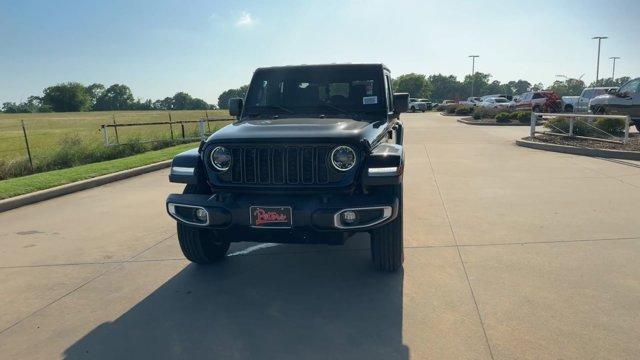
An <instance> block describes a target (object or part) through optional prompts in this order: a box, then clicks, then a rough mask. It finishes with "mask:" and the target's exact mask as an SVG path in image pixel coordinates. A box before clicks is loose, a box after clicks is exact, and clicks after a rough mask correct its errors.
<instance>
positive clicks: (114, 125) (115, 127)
mask: <svg viewBox="0 0 640 360" xmlns="http://www.w3.org/2000/svg"><path fill="white" fill-rule="evenodd" d="M112 116H113V130H114V131H115V132H116V144H118V145H120V137H119V136H118V124H117V123H116V115H115V114H114V115H112Z"/></svg>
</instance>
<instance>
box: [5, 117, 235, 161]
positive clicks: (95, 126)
mask: <svg viewBox="0 0 640 360" xmlns="http://www.w3.org/2000/svg"><path fill="white" fill-rule="evenodd" d="M169 113H170V114H171V119H172V121H174V122H175V121H181V120H199V119H200V118H204V117H205V114H206V115H208V116H209V118H212V119H220V118H229V113H228V112H227V111H225V110H207V111H206V113H205V111H204V110H182V111H171V112H168V111H164V110H162V111H91V112H73V113H36V114H3V113H0V159H6V160H10V159H16V158H24V157H26V156H27V150H26V147H25V143H24V137H23V134H22V127H21V126H20V121H21V120H24V122H25V126H26V129H27V137H28V139H29V147H30V148H31V154H32V156H33V159H34V161H36V162H37V161H38V159H39V158H42V157H43V155H44V154H46V153H48V152H51V151H52V150H53V149H56V148H57V147H58V146H59V144H60V141H61V140H62V139H63V138H65V137H66V136H70V135H79V136H80V137H81V138H82V139H84V140H85V141H87V142H96V143H103V135H102V133H101V132H100V125H102V124H112V123H113V120H114V119H115V120H116V122H117V123H119V124H122V123H141V122H160V121H169ZM224 125H225V123H210V129H209V130H211V131H214V130H215V129H217V128H220V127H222V126H224ZM197 126H198V124H197V123H196V124H185V133H186V134H187V136H188V135H189V134H196V133H197ZM173 132H174V136H175V137H176V138H178V137H180V136H181V128H180V125H178V124H174V125H173ZM118 136H119V139H120V142H121V143H125V142H127V140H128V139H133V138H138V139H140V140H143V141H144V140H158V139H169V138H170V137H171V131H170V129H169V126H168V125H150V126H140V127H138V126H134V127H123V128H119V129H118ZM109 137H110V138H111V139H112V140H115V133H114V131H113V128H111V129H110V130H109Z"/></svg>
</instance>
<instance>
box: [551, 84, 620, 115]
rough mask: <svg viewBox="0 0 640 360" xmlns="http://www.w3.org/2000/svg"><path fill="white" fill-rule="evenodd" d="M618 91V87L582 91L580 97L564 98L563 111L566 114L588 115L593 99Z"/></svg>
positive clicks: (591, 88)
mask: <svg viewBox="0 0 640 360" xmlns="http://www.w3.org/2000/svg"><path fill="white" fill-rule="evenodd" d="M616 89H617V87H589V88H585V89H584V90H582V93H581V94H580V96H563V97H562V109H563V110H564V111H565V112H574V113H586V112H588V111H589V101H590V100H591V99H593V98H594V97H596V96H600V95H603V94H606V93H607V92H609V91H611V90H616Z"/></svg>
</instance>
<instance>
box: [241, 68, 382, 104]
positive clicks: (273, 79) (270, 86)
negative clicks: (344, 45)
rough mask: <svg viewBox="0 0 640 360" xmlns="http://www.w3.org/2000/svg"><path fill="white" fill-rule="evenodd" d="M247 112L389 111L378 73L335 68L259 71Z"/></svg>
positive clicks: (250, 95)
mask: <svg viewBox="0 0 640 360" xmlns="http://www.w3.org/2000/svg"><path fill="white" fill-rule="evenodd" d="M245 109H246V113H247V114H248V115H258V114H273V113H277V114H353V113H357V112H373V111H381V112H384V113H386V111H387V108H386V99H385V95H384V83H383V82H382V76H381V73H380V71H379V70H378V71H376V70H375V69H357V68H348V69H345V68H332V67H327V68H311V67H310V68H302V69H287V68H284V69H266V70H262V71H258V72H256V74H255V75H254V77H253V79H252V81H251V86H250V88H249V93H248V94H247V99H246V108H245Z"/></svg>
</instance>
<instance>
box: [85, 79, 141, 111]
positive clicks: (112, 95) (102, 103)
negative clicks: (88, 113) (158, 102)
mask: <svg viewBox="0 0 640 360" xmlns="http://www.w3.org/2000/svg"><path fill="white" fill-rule="evenodd" d="M133 103H134V99H133V94H132V93H131V89H130V88H129V87H128V86H127V85H121V84H113V85H111V86H109V87H108V88H107V89H106V90H105V91H104V92H102V94H100V96H99V97H98V98H97V99H96V104H95V106H94V109H95V110H128V109H130V108H131V107H132V105H133Z"/></svg>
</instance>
